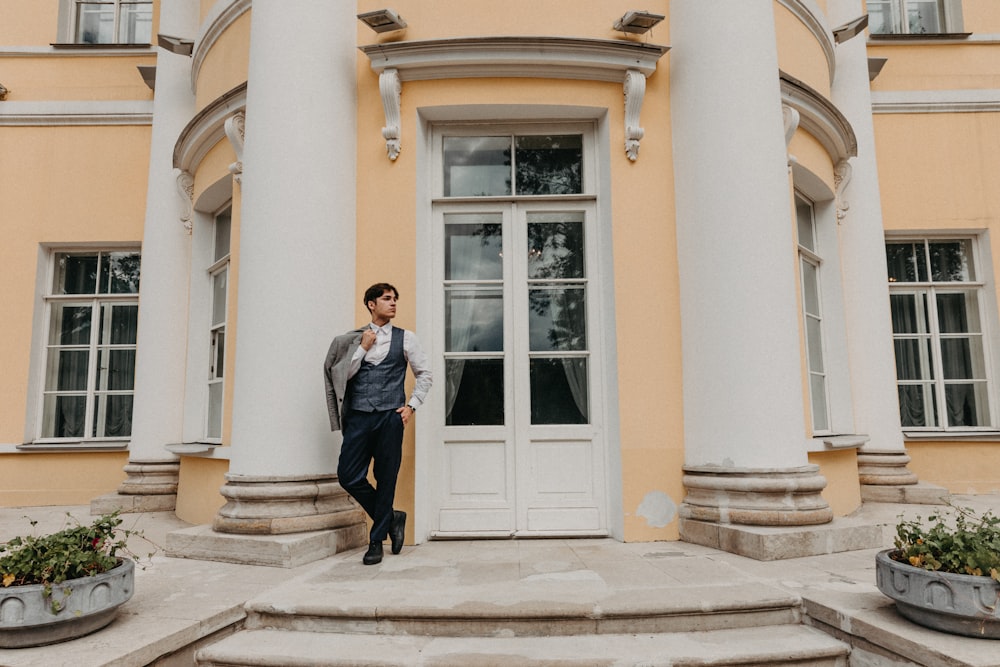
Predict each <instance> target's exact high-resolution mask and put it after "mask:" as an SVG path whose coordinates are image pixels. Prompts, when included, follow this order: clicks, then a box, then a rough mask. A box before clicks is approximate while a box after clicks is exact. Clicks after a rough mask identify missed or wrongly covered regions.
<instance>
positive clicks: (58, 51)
mask: <svg viewBox="0 0 1000 667" xmlns="http://www.w3.org/2000/svg"><path fill="white" fill-rule="evenodd" d="M155 55H156V50H155V49H154V48H153V47H152V46H133V45H129V46H125V47H117V48H107V47H103V48H102V47H100V46H91V45H89V44H86V45H85V44H81V45H80V46H79V47H76V46H69V45H67V46H59V47H55V46H2V47H0V58H39V57H42V58H46V57H56V58H92V57H94V56H101V57H109V56H110V57H113V56H117V57H119V58H135V57H136V56H155Z"/></svg>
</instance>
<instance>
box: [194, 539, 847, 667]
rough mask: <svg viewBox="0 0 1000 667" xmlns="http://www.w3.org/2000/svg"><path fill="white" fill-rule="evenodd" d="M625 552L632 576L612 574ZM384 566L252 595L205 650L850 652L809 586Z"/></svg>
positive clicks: (495, 655) (219, 659)
mask: <svg viewBox="0 0 1000 667" xmlns="http://www.w3.org/2000/svg"><path fill="white" fill-rule="evenodd" d="M404 555H405V554H404ZM518 566H520V567H521V570H522V571H520V572H519V571H517V570H512V569H511V568H516V567H518ZM615 566H618V567H620V568H621V569H622V574H621V576H622V580H621V581H618V582H609V581H608V577H609V576H612V575H611V574H610V573H611V572H614V571H615ZM379 567H380V568H382V569H381V570H379V568H364V567H363V566H362V565H361V564H360V563H356V564H355V563H354V562H353V561H347V560H344V561H341V562H339V563H338V564H337V565H336V567H334V568H331V570H329V571H327V572H326V573H322V574H321V573H316V574H313V575H310V576H308V577H305V578H302V579H299V580H296V581H294V582H291V583H290V584H289V585H285V586H283V587H279V588H278V589H275V590H273V591H270V592H269V593H267V594H265V595H263V596H261V597H259V598H257V599H254V600H251V601H250V602H249V603H248V604H247V606H246V613H247V617H246V619H245V622H244V625H243V628H242V630H241V631H239V632H237V633H235V634H233V635H231V636H229V637H227V638H225V639H222V640H221V641H219V642H217V643H215V644H213V645H210V646H208V647H204V648H202V649H200V650H199V651H198V652H197V654H196V661H197V664H198V665H201V666H202V667H233V666H236V665H253V666H255V667H269V666H274V667H306V666H319V665H326V666H333V665H350V666H352V667H358V666H369V665H370V666H374V665H400V666H402V665H406V666H420V665H437V666H443V667H445V666H446V667H459V666H461V667H474V666H477V665H491V666H499V667H505V666H511V667H513V666H515V665H516V666H518V667H522V666H531V665H548V666H556V665H560V666H563V665H595V666H597V665H605V666H611V665H648V666H652V665H669V666H673V667H676V666H680V665H692V666H693V665H713V666H721V665H734V666H735V665H744V666H749V665H761V666H764V665H811V666H830V667H847V665H848V657H847V656H848V653H849V648H848V646H847V645H846V644H844V643H842V642H840V641H837V640H836V639H833V638H832V637H830V636H829V635H827V634H825V633H823V632H822V631H820V630H817V629H815V628H811V627H808V626H806V625H803V624H802V613H803V612H802V601H801V599H800V598H799V597H798V596H797V595H794V594H790V593H788V592H787V591H784V590H782V589H780V588H778V587H775V586H770V585H767V584H764V583H759V582H747V581H737V582H733V583H725V582H720V583H719V584H717V585H685V584H684V583H677V582H674V583H673V584H672V585H668V584H666V583H665V582H663V581H648V580H647V582H646V585H643V577H642V576H636V575H637V574H641V571H639V570H638V569H637V568H638V566H637V564H635V563H630V562H623V563H620V564H612V563H609V564H608V569H607V571H606V572H604V574H603V575H599V574H598V573H597V572H595V571H594V570H591V569H577V570H568V571H565V570H564V571H554V572H545V571H541V572H537V573H534V574H528V573H525V572H524V571H523V569H524V564H523V563H520V564H518V563H510V562H507V561H504V560H502V559H500V560H497V561H495V562H481V563H479V564H478V565H477V566H475V567H471V568H470V567H469V566H465V567H461V568H459V567H454V568H452V569H451V570H449V569H448V566H447V565H446V564H445V565H442V564H441V563H438V562H430V561H428V562H421V561H420V559H419V558H411V559H409V562H407V559H405V558H400V557H396V558H395V559H394V558H392V557H387V560H386V562H384V563H383V564H382V565H381V566H379ZM442 568H443V569H442ZM541 569H542V570H544V567H541ZM626 581H627V582H634V583H626Z"/></svg>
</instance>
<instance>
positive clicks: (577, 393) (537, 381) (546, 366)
mask: <svg viewBox="0 0 1000 667" xmlns="http://www.w3.org/2000/svg"><path fill="white" fill-rule="evenodd" d="M530 374H531V423H532V424H586V423H588V421H589V420H590V409H589V406H588V400H589V399H588V396H587V360H586V359H584V358H581V357H567V358H562V359H532V360H531V371H530Z"/></svg>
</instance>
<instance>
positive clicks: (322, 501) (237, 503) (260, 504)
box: [212, 473, 364, 535]
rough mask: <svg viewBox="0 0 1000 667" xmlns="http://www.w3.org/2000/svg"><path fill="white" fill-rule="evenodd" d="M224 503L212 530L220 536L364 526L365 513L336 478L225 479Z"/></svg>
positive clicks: (273, 533) (239, 477)
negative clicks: (225, 534)
mask: <svg viewBox="0 0 1000 667" xmlns="http://www.w3.org/2000/svg"><path fill="white" fill-rule="evenodd" d="M220 493H222V495H223V496H224V497H225V498H226V501H227V502H226V504H225V505H224V506H223V507H222V508H221V509H220V510H219V512H218V514H217V515H216V517H215V521H214V522H213V524H212V529H213V530H215V531H216V532H219V533H239V534H243V535H281V534H287V533H298V532H307V531H314V530H323V529H327V528H342V527H345V526H351V525H361V526H362V527H363V526H364V512H363V511H362V510H361V508H359V507H358V505H357V504H356V503H355V502H354V501H353V500H351V498H350V496H348V495H347V492H346V491H344V489H343V488H341V486H340V484H338V483H337V481H336V478H335V477H331V476H317V477H311V478H310V477H295V478H288V477H257V476H249V475H234V474H232V473H230V474H227V475H226V485H225V486H223V487H222V489H220Z"/></svg>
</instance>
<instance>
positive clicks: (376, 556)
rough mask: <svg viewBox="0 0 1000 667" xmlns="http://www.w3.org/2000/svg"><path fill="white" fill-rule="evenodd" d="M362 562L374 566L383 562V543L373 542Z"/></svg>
mask: <svg viewBox="0 0 1000 667" xmlns="http://www.w3.org/2000/svg"><path fill="white" fill-rule="evenodd" d="M361 562H362V563H364V564H365V565H374V564H375V563H381V562H382V543H381V542H372V543H371V544H369V545H368V552H367V553H365V557H364V558H362V559H361Z"/></svg>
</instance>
